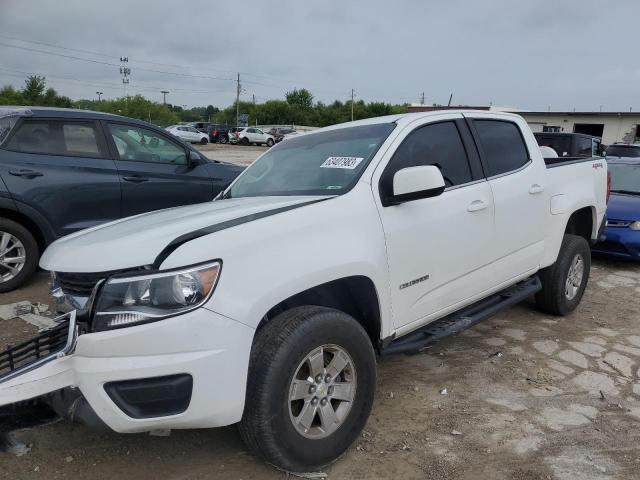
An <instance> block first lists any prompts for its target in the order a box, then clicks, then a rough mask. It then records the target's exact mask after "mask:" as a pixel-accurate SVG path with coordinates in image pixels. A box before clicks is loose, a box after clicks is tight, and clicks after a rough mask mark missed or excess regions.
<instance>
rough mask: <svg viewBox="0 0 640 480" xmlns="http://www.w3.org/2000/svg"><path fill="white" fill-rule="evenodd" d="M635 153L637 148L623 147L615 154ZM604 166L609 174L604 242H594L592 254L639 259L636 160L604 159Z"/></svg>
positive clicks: (639, 176) (638, 173)
mask: <svg viewBox="0 0 640 480" xmlns="http://www.w3.org/2000/svg"><path fill="white" fill-rule="evenodd" d="M612 147H616V145H612ZM609 148H611V147H609ZM636 152H640V148H637V149H636V148H634V149H630V148H628V147H627V146H626V145H625V146H624V147H623V148H622V149H620V151H619V153H622V154H624V155H630V154H635V153H636ZM639 157H640V155H639ZM607 163H608V165H609V173H610V174H611V197H610V198H609V204H608V206H607V224H606V225H607V226H606V228H605V230H604V237H605V240H604V241H603V242H600V243H597V244H596V245H595V246H594V247H593V251H594V252H595V253H599V254H604V255H607V256H611V257H617V258H627V259H634V260H640V158H638V157H634V158H632V157H623V158H618V159H608V160H607Z"/></svg>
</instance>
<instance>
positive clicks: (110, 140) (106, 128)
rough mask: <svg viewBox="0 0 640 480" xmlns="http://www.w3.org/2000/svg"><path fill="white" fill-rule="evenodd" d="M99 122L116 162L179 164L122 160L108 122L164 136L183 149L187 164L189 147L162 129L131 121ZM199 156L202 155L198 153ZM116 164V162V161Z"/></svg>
mask: <svg viewBox="0 0 640 480" xmlns="http://www.w3.org/2000/svg"><path fill="white" fill-rule="evenodd" d="M100 122H102V128H103V130H104V135H105V137H106V139H107V142H108V144H109V150H110V151H111V156H112V158H113V160H114V161H116V162H135V163H151V164H154V165H174V166H180V165H179V164H173V163H165V162H145V161H142V160H123V159H121V158H120V154H119V153H118V147H117V146H116V142H115V141H114V140H113V137H112V136H111V130H110V129H109V124H114V125H126V126H128V127H134V128H143V129H146V130H150V131H152V132H154V133H156V134H157V135H158V136H159V137H163V138H165V139H166V140H167V141H168V142H170V143H172V144H174V145H176V146H178V147H180V148H182V149H183V150H184V153H185V155H186V159H187V163H186V164H185V165H183V166H186V165H189V151H190V150H189V149H188V148H187V147H186V146H185V145H182V144H180V143H178V142H176V141H175V140H174V139H173V138H171V137H170V136H169V135H165V133H164V132H163V131H161V130H160V129H156V128H153V127H150V126H147V125H139V124H137V123H131V122H123V121H121V120H120V121H119V120H100ZM200 157H202V155H200ZM116 164H117V163H116Z"/></svg>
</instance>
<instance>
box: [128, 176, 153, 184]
mask: <svg viewBox="0 0 640 480" xmlns="http://www.w3.org/2000/svg"><path fill="white" fill-rule="evenodd" d="M122 179H123V180H124V181H125V182H131V183H142V182H146V181H147V180H149V179H148V178H146V177H142V176H140V175H131V176H130V177H122Z"/></svg>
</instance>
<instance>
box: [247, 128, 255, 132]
mask: <svg viewBox="0 0 640 480" xmlns="http://www.w3.org/2000/svg"><path fill="white" fill-rule="evenodd" d="M247 133H256V129H255V128H247Z"/></svg>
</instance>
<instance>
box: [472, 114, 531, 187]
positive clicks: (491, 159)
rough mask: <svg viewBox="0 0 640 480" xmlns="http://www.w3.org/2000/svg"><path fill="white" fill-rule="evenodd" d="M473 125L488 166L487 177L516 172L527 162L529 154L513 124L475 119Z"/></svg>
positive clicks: (517, 129) (518, 130)
mask: <svg viewBox="0 0 640 480" xmlns="http://www.w3.org/2000/svg"><path fill="white" fill-rule="evenodd" d="M473 124H474V125H475V127H476V131H477V132H478V137H479V139H480V145H481V146H482V151H483V152H484V156H485V158H486V159H487V163H488V164H489V173H488V175H487V176H489V177H492V176H494V175H500V174H503V173H507V172H512V171H514V170H518V169H519V168H520V167H522V166H523V165H525V164H526V163H527V162H528V161H529V152H528V151H527V147H526V145H525V143H524V139H523V138H522V135H521V134H520V129H519V128H518V126H517V125H516V124H515V123H511V122H504V121H498V120H477V119H475V120H474V121H473Z"/></svg>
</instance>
